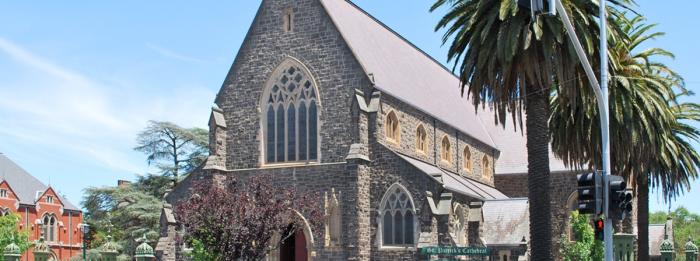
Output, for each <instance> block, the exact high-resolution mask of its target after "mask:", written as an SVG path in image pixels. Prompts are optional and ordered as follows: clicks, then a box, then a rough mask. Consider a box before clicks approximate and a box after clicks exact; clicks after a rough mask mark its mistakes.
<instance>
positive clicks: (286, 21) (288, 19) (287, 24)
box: [282, 8, 294, 33]
mask: <svg viewBox="0 0 700 261" xmlns="http://www.w3.org/2000/svg"><path fill="white" fill-rule="evenodd" d="M282 27H283V30H284V32H285V33H289V32H291V31H292V30H293V29H294V12H292V9H291V8H287V9H286V10H284V13H282Z"/></svg>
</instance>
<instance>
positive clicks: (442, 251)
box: [420, 246, 491, 256]
mask: <svg viewBox="0 0 700 261" xmlns="http://www.w3.org/2000/svg"><path fill="white" fill-rule="evenodd" d="M420 253H421V254H423V255H442V256H488V255H491V249H489V248H485V247H447V246H446V247H423V248H420Z"/></svg>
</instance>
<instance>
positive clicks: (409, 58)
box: [321, 0, 496, 148]
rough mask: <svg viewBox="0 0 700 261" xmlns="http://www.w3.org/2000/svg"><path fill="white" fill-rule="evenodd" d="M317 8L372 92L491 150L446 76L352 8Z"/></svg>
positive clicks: (331, 3) (332, 3)
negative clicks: (330, 22) (371, 85)
mask: <svg viewBox="0 0 700 261" xmlns="http://www.w3.org/2000/svg"><path fill="white" fill-rule="evenodd" d="M321 3H322V4H323V6H324V7H325V9H326V11H327V12H328V14H329V15H330V17H331V19H332V20H333V23H335V25H336V27H337V28H338V31H340V34H341V35H342V36H343V38H344V39H345V41H346V42H347V43H348V45H349V46H350V49H351V50H352V52H353V54H354V55H355V57H356V58H357V60H358V61H359V63H360V64H361V65H362V67H363V68H364V70H365V72H366V73H368V74H370V73H371V74H373V75H374V81H375V85H376V86H375V87H376V88H377V89H379V90H381V91H382V92H384V93H387V94H389V95H391V96H392V97H395V98H397V99H399V100H401V101H402V102H405V103H407V104H410V105H412V106H414V107H415V108H416V109H418V110H422V111H423V112H425V113H427V114H429V115H431V116H433V117H435V118H436V119H439V120H440V121H443V122H445V123H447V124H449V125H452V126H453V127H455V128H457V129H458V130H460V131H462V132H464V133H466V134H468V135H470V136H472V137H473V138H475V139H477V140H479V141H481V142H483V143H485V144H487V145H489V146H491V147H493V148H496V146H495V143H494V141H493V140H492V139H491V137H490V136H489V134H488V133H487V132H486V128H485V127H484V126H483V125H482V124H481V120H480V119H479V117H477V115H476V109H475V108H474V106H473V105H472V104H471V102H469V101H468V100H467V98H466V97H462V96H461V95H460V93H459V87H460V85H459V79H458V78H457V77H455V76H454V75H453V74H452V73H451V72H450V71H448V70H447V69H446V68H445V67H443V66H442V65H441V64H440V63H438V62H436V61H435V60H433V59H432V58H431V57H430V56H428V55H427V54H425V53H424V52H422V51H421V50H419V49H418V48H417V47H415V46H414V45H412V44H411V43H410V42H408V41H407V40H406V39H404V38H402V37H401V36H400V35H398V34H397V33H395V32H394V31H392V30H391V29H389V28H388V27H387V26H385V25H383V24H382V23H381V22H379V21H378V20H376V19H374V18H373V17H372V16H370V15H369V14H367V13H366V12H364V11H363V10H362V9H360V8H359V7H357V6H355V5H354V4H353V3H351V2H349V1H341V0H321ZM438 90H439V91H438ZM445 104H449V105H450V106H444V105H445Z"/></svg>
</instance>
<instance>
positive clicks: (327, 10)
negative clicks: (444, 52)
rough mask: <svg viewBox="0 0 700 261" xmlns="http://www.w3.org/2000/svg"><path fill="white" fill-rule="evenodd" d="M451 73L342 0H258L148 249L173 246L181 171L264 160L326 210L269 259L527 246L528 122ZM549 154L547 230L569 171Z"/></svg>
mask: <svg viewBox="0 0 700 261" xmlns="http://www.w3.org/2000/svg"><path fill="white" fill-rule="evenodd" d="M458 86H459V79H458V78H457V77H455V76H454V75H453V74H452V73H451V72H450V71H449V70H448V69H446V68H444V67H443V66H442V65H440V64H439V63H438V62H437V61H435V60H434V59H433V58H431V57H430V56H428V55H427V54H425V53H424V52H423V51H421V50H420V49H418V48H417V47H416V46H414V45H413V44H411V43H410V42H408V41H407V40H406V39H404V38H402V37H401V36H400V35H398V34H397V33H395V32H394V31H392V30H391V29H390V28H388V27H387V26H385V25H384V24H382V23H381V22H380V21H378V20H376V19H375V18H374V17H372V16H371V15H369V14H368V13H366V12H365V11H363V10H362V9H360V8H359V7H357V6H355V5H354V4H353V3H352V2H350V1H345V0H263V1H262V3H261V6H260V8H259V10H258V13H257V15H256V17H255V19H254V21H253V23H252V25H251V27H250V29H249V31H248V34H247V36H246V38H245V41H244V43H243V45H242V46H241V48H240V50H239V52H238V54H237V56H236V58H235V60H234V63H233V65H232V66H231V69H230V71H229V73H228V75H227V76H226V78H225V80H224V83H223V85H222V87H221V89H220V91H219V93H218V95H217V97H216V99H215V106H214V107H213V108H212V113H211V116H210V121H209V128H210V130H209V135H210V141H209V144H210V156H209V158H208V159H207V161H206V163H205V164H204V165H203V166H202V167H200V168H199V169H198V170H197V171H195V172H194V173H193V174H191V175H190V176H189V177H188V178H187V179H185V180H184V181H183V182H181V183H180V184H179V185H178V187H176V188H175V189H174V190H173V191H172V192H171V193H170V194H169V195H168V196H167V200H168V202H169V204H166V206H165V207H164V209H163V212H162V215H161V239H160V240H159V242H158V245H157V248H156V251H157V253H158V255H159V257H160V258H161V259H162V260H176V259H177V260H179V259H181V256H180V251H179V250H180V247H179V246H177V245H176V244H175V237H176V235H177V233H178V232H177V231H178V228H177V224H178V223H177V220H175V217H174V215H173V214H172V207H171V206H172V205H173V204H177V202H178V201H179V200H182V199H183V198H186V197H187V196H188V195H187V191H188V188H189V186H190V184H192V182H194V181H195V180H201V179H214V180H221V179H226V178H227V177H237V178H242V177H248V176H251V175H260V174H267V175H272V176H273V177H274V182H276V183H277V185H279V186H295V187H297V188H298V189H302V190H306V191H309V192H317V193H319V194H320V195H324V198H323V199H319V202H320V204H322V207H323V208H324V210H325V213H327V214H328V222H327V223H328V224H326V226H325V227H324V228H323V229H324V231H323V233H322V234H323V236H322V237H321V238H314V234H313V233H311V229H310V228H309V227H308V226H307V227H306V229H304V230H303V231H300V232H299V233H297V234H299V238H302V240H295V241H294V242H295V243H294V248H293V249H291V250H285V252H284V253H287V254H283V253H282V250H280V251H276V252H273V253H271V254H270V256H269V259H270V260H290V259H288V258H287V256H288V255H291V254H290V253H292V252H293V253H294V254H293V255H294V256H295V257H296V258H297V259H315V260H369V259H372V260H402V259H411V260H412V259H417V258H427V257H426V256H421V255H420V253H419V249H420V248H423V247H428V246H485V247H488V248H490V249H491V250H492V251H491V257H490V258H491V259H492V260H521V259H525V260H527V259H528V252H527V249H528V240H529V210H528V201H527V198H526V197H527V196H528V195H527V154H526V146H525V143H526V139H525V135H524V134H523V133H522V132H520V131H515V130H514V129H515V128H514V125H513V124H512V123H509V124H508V125H507V127H506V128H504V127H503V126H499V125H496V124H495V123H494V114H493V112H492V111H491V109H490V108H488V106H486V107H484V108H481V107H480V108H478V109H477V108H475V107H474V106H473V105H472V104H471V102H470V101H469V100H468V99H467V98H465V97H461V96H460V94H459V90H458ZM523 125H524V124H523ZM550 161H551V167H550V168H551V171H552V185H553V189H552V193H553V194H552V199H553V202H552V204H553V205H554V206H555V207H553V208H552V209H553V210H554V211H556V212H555V213H554V214H553V216H552V220H553V223H554V224H557V225H558V226H557V227H556V229H555V231H554V232H553V234H554V235H556V236H557V238H558V235H562V234H565V233H566V218H567V213H568V209H570V207H569V206H571V205H572V204H573V203H572V202H575V199H576V196H575V194H574V193H573V192H574V191H575V186H576V182H575V175H574V174H575V173H574V172H573V171H572V170H571V169H569V168H566V167H565V166H564V165H563V164H562V162H561V161H560V160H558V159H557V158H555V157H554V156H551V157H550ZM299 220H300V221H298V222H303V220H304V219H303V217H300V218H299ZM554 241H555V242H558V240H554Z"/></svg>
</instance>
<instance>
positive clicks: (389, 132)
mask: <svg viewBox="0 0 700 261" xmlns="http://www.w3.org/2000/svg"><path fill="white" fill-rule="evenodd" d="M385 131H386V132H385V134H386V138H387V140H389V141H391V142H394V143H399V141H400V140H401V138H400V137H401V124H399V118H398V117H396V113H394V112H393V111H391V112H389V114H387V115H386V129H385Z"/></svg>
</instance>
